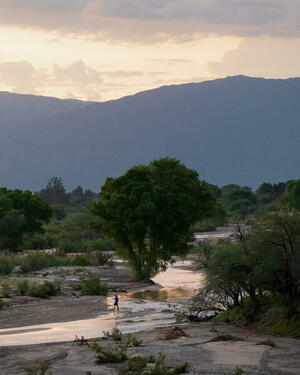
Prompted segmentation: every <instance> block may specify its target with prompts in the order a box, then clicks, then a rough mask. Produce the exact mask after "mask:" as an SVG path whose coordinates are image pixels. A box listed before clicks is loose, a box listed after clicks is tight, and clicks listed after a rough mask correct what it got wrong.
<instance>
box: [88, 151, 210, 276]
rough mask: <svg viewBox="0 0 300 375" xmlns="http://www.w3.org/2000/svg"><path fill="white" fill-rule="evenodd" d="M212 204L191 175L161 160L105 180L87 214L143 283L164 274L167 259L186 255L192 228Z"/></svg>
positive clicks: (206, 191) (202, 185)
mask: <svg viewBox="0 0 300 375" xmlns="http://www.w3.org/2000/svg"><path fill="white" fill-rule="evenodd" d="M215 204H216V203H215V198H214V196H213V194H212V192H211V191H210V190H209V188H208V186H207V184H206V183H205V182H203V181H200V180H199V177H198V173H197V172H196V171H194V170H192V169H189V168H187V167H185V166H184V165H183V164H181V163H180V161H179V160H177V159H171V158H161V159H159V160H155V161H152V162H151V163H150V164H148V165H146V166H144V165H142V166H136V167H133V168H130V169H129V170H128V171H127V172H126V173H125V174H124V175H122V176H121V177H119V178H108V179H107V180H106V182H105V184H104V185H103V187H102V189H101V193H100V200H99V201H98V202H96V203H95V204H94V206H93V212H94V214H95V215H97V216H98V218H99V228H101V230H102V231H103V232H104V233H106V234H107V235H109V236H110V237H111V238H112V239H113V240H114V242H115V244H116V246H117V248H118V252H119V255H120V256H121V257H123V258H124V259H126V260H127V261H128V263H129V264H130V266H131V267H132V269H133V271H134V277H135V278H136V279H148V278H150V277H151V276H153V275H155V274H156V273H157V272H159V271H160V270H163V269H165V267H166V262H167V261H169V260H170V258H171V257H172V255H182V256H183V255H185V254H186V253H187V251H188V250H189V244H190V242H191V241H192V240H193V236H192V225H193V224H195V223H196V222H197V221H199V220H200V219H204V218H206V217H207V216H209V215H210V213H212V212H213V210H214V208H215Z"/></svg>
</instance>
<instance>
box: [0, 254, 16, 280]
mask: <svg viewBox="0 0 300 375" xmlns="http://www.w3.org/2000/svg"><path fill="white" fill-rule="evenodd" d="M13 269H14V265H13V262H12V260H11V258H9V257H7V256H0V275H1V276H6V275H10V274H11V273H12V271H13Z"/></svg>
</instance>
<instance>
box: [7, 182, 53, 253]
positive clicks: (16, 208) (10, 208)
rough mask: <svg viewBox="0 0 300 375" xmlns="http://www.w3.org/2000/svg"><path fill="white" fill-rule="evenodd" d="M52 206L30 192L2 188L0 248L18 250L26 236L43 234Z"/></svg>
mask: <svg viewBox="0 0 300 375" xmlns="http://www.w3.org/2000/svg"><path fill="white" fill-rule="evenodd" d="M51 215H52V210H51V208H50V206H49V205H48V204H47V203H46V202H45V201H43V199H41V198H40V197H39V196H37V195H33V194H32V193H31V192H30V191H24V192H23V191H21V190H9V189H6V188H0V248H2V249H10V250H13V251H16V250H18V248H19V247H20V245H21V244H22V242H23V240H24V236H25V235H34V234H36V233H42V232H43V227H42V226H43V224H44V223H46V222H48V221H49V219H50V217H51Z"/></svg>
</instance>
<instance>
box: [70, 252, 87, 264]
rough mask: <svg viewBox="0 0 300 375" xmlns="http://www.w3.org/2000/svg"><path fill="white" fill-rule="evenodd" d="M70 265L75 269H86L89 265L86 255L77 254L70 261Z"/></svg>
mask: <svg viewBox="0 0 300 375" xmlns="http://www.w3.org/2000/svg"><path fill="white" fill-rule="evenodd" d="M72 265H73V266H76V267H86V266H89V265H90V261H89V260H88V258H87V256H86V255H81V254H80V255H79V254H77V255H76V256H75V258H74V259H73V260H72Z"/></svg>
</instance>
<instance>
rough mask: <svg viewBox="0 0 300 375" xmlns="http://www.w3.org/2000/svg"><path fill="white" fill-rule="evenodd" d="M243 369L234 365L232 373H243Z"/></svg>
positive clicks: (241, 374) (236, 374)
mask: <svg viewBox="0 0 300 375" xmlns="http://www.w3.org/2000/svg"><path fill="white" fill-rule="evenodd" d="M244 373H245V371H244V370H243V369H241V368H240V367H236V368H235V370H234V375H243V374H244Z"/></svg>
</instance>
